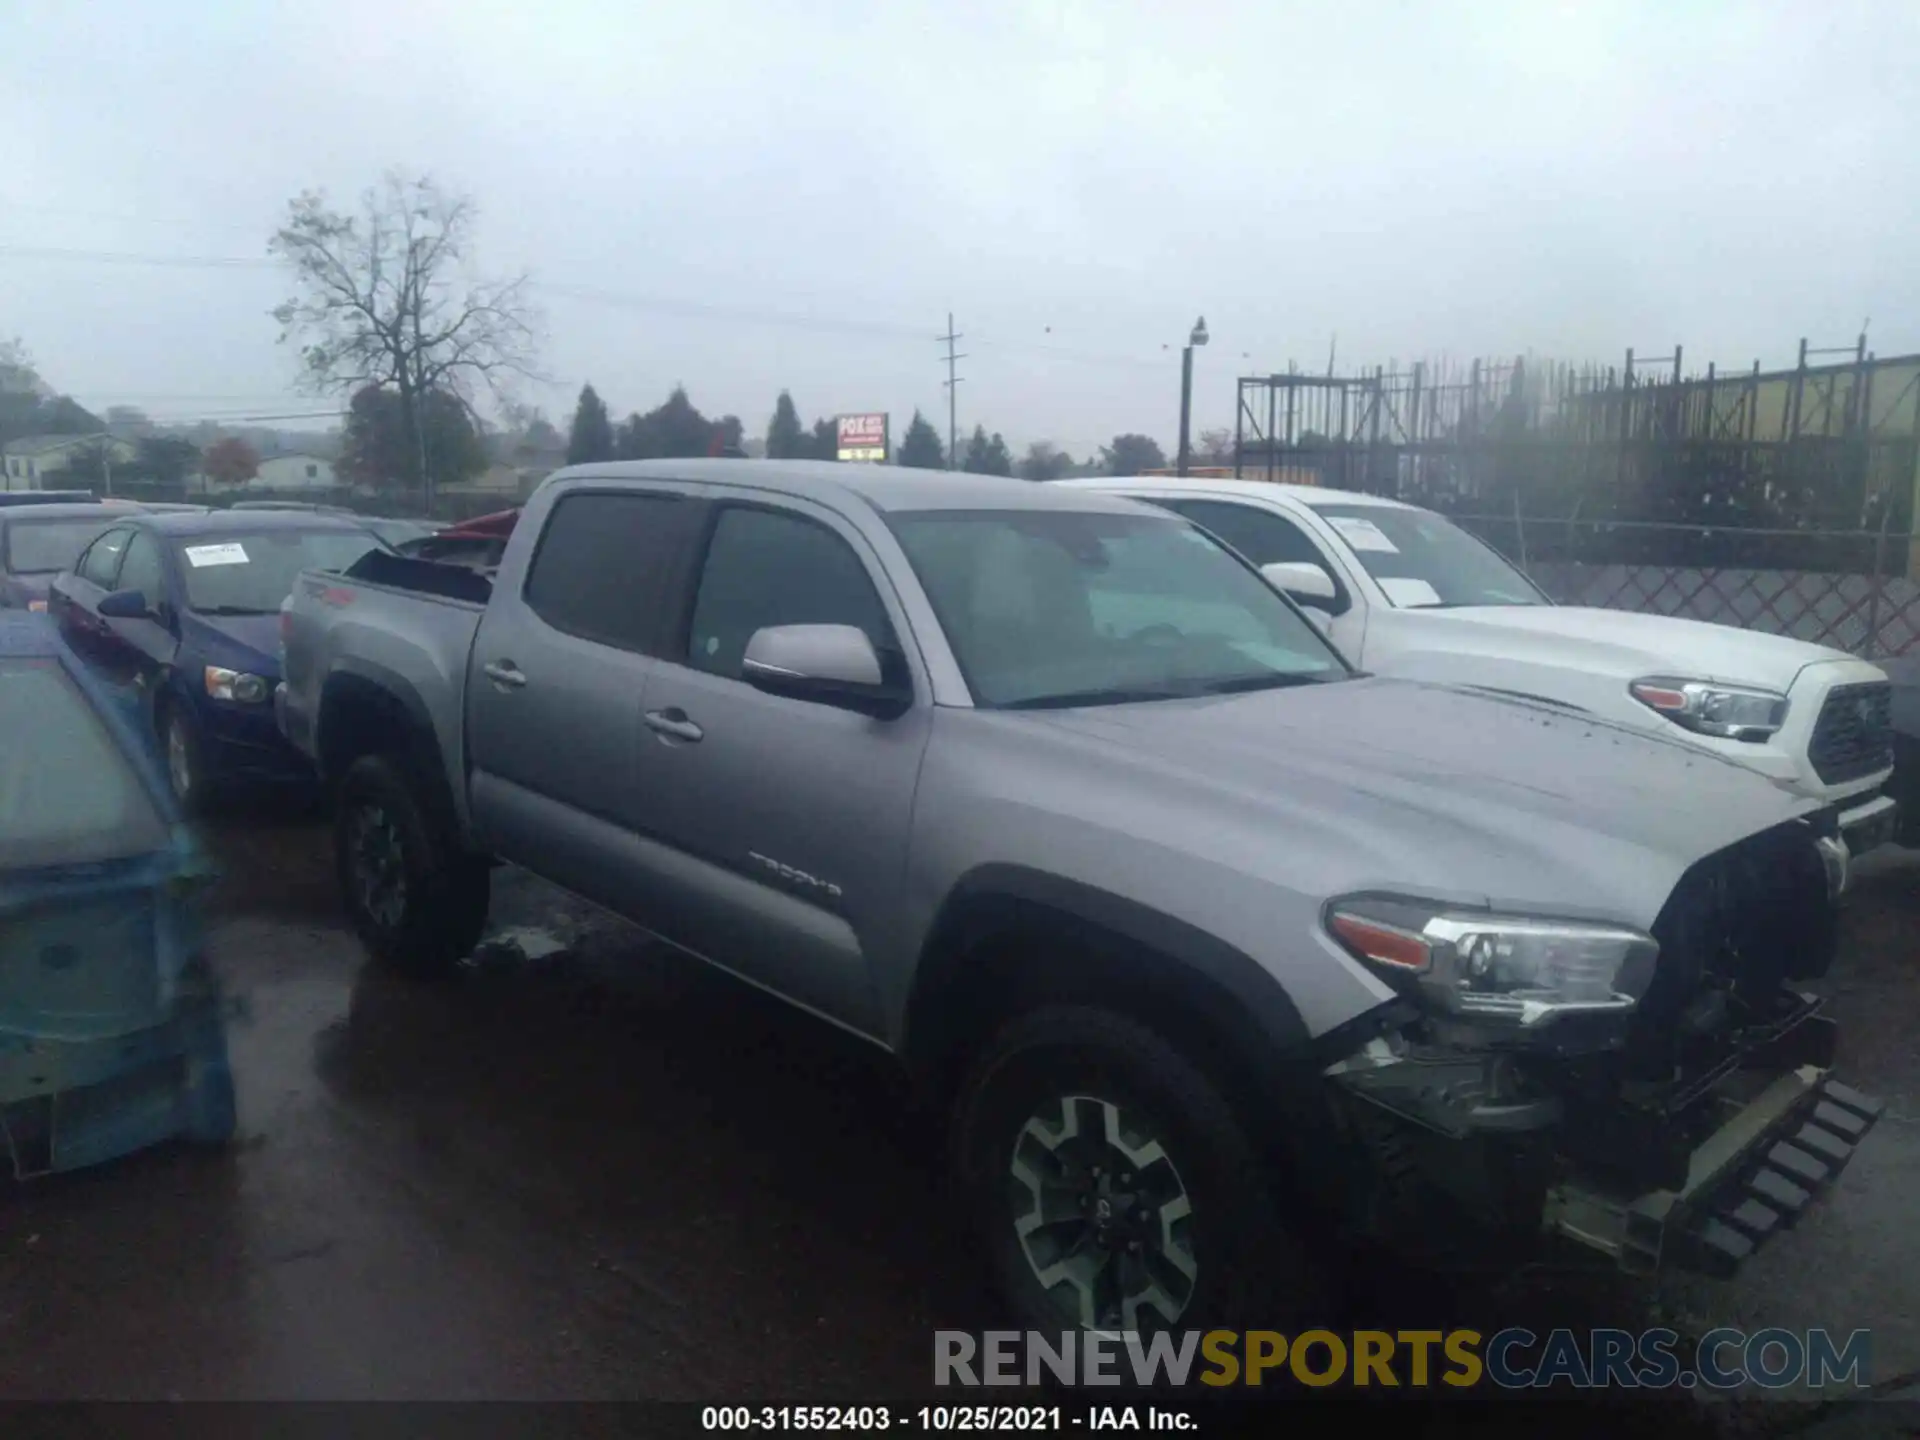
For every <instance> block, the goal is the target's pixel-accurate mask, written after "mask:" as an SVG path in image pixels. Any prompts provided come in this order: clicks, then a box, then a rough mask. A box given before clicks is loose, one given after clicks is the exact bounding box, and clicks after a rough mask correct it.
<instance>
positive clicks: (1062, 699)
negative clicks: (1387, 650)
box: [997, 670, 1346, 710]
mask: <svg viewBox="0 0 1920 1440" xmlns="http://www.w3.org/2000/svg"><path fill="white" fill-rule="evenodd" d="M1345 678H1346V677H1345V676H1343V675H1340V674H1338V673H1337V672H1334V671H1318V670H1314V671H1298V672H1288V673H1282V672H1279V671H1276V672H1274V673H1273V674H1271V675H1232V676H1228V677H1226V678H1225V679H1220V680H1196V681H1193V682H1191V683H1189V684H1183V685H1156V686H1153V687H1151V688H1147V687H1144V686H1143V687H1141V688H1138V689H1132V690H1118V689H1116V690H1070V691H1068V692H1066V693H1065V694H1063V695H1034V696H1030V697H1029V698H1027V699H1025V700H1012V701H1009V702H1008V703H1007V704H1005V705H1001V706H999V707H997V708H999V709H1001V710H1071V709H1073V708H1074V707H1075V706H1079V705H1134V704H1139V703H1141V702H1144V701H1148V700H1197V699H1200V698H1201V697H1203V696H1207V695H1237V694H1242V693H1245V692H1247V691H1252V690H1280V689H1284V688H1286V687H1289V686H1293V685H1318V684H1321V683H1323V682H1324V681H1327V680H1337V679H1345Z"/></svg>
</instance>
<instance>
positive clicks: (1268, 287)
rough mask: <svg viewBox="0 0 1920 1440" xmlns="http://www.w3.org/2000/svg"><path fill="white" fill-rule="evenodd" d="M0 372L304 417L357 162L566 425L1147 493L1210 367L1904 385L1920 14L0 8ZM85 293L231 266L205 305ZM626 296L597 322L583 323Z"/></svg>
mask: <svg viewBox="0 0 1920 1440" xmlns="http://www.w3.org/2000/svg"><path fill="white" fill-rule="evenodd" d="M0 17H3V18H0V135H5V136H6V137H7V143H6V144H5V146H4V150H3V151H0V153H3V154H4V156H5V158H4V161H0V337H4V336H9V335H17V336H18V337H19V338H20V339H22V340H24V341H25V342H26V344H27V346H28V348H29V349H30V350H31V352H32V353H33V355H34V356H35V358H36V359H37V361H38V362H39V365H40V368H41V370H42V372H43V373H44V374H45V376H46V377H47V379H48V380H49V381H50V382H52V383H53V384H55V385H56V386H58V387H59V388H61V389H64V390H70V391H72V392H73V393H75V394H76V395H77V396H79V397H80V398H81V399H82V400H83V401H85V402H87V403H89V404H91V405H94V406H96V407H98V406H104V405H107V404H111V403H115V402H129V403H137V404H141V405H143V406H145V407H146V408H147V409H148V410H149V411H150V412H151V413H152V414H154V415H155V416H162V417H166V418H176V417H179V418H186V417H196V416H200V415H220V414H242V413H248V414H271V413H275V412H277V411H299V410H310V409H313V408H315V406H314V403H313V402H312V401H310V400H305V399H300V398H297V397H296V396H295V395H294V394H293V392H292V390H291V379H292V374H293V366H292V359H291V356H290V355H289V354H288V353H287V352H286V351H284V350H283V349H281V348H280V347H278V346H277V345H276V343H275V339H276V334H277V330H276V327H275V325H274V324H273V322H272V321H271V319H270V318H269V317H268V314H267V311H268V310H269V308H270V307H271V306H272V305H273V304H274V303H275V302H276V301H277V300H279V299H280V298H282V297H283V295H284V294H285V293H286V287H285V281H284V278H283V277H282V276H281V275H280V274H278V273H277V272H276V271H275V270H274V269H273V268H271V266H269V265H267V264H265V263H264V262H263V257H264V253H265V242H266V238H267V236H268V234H269V233H270V231H271V230H272V229H273V228H274V226H275V224H276V223H277V222H278V220H279V219H280V217H281V216H282V214H283V213H284V210H285V206H286V202H287V200H288V198H289V197H290V196H292V195H293V194H294V193H295V192H297V191H299V190H301V189H302V188H306V187H316V188H321V189H324V190H325V191H327V192H328V193H329V195H330V196H331V197H333V198H334V199H336V200H340V201H351V200H352V199H353V198H354V197H355V196H357V194H358V193H359V192H360V191H361V190H362V189H364V188H365V187H366V186H367V185H368V184H369V183H371V182H373V181H374V180H376V179H377V178H378V177H379V175H380V174H381V172H382V171H383V170H385V169H387V168H388V167H392V166H396V165H397V166H403V167H407V168H409V169H412V170H416V171H425V172H429V173H431V174H433V175H435V176H436V177H438V178H440V179H441V180H443V181H445V182H446V183H448V184H450V185H453V186H456V187H459V188H462V189H465V190H467V191H470V192H471V193H472V194H473V195H474V196H475V197H476V199H477V200H478V202H479V204H480V206H481V209H482V220H481V228H480V234H479V249H480V259H481V263H482V265H483V266H484V267H485V268H487V269H490V270H494V271H500V272H506V271H513V270H517V269H519V268H521V267H525V268H527V269H529V270H531V271H532V272H533V275H534V277H535V278H536V280H538V281H540V282H544V283H545V284H546V285H549V286H562V287H571V288H572V289H574V290H588V291H593V292H597V294H599V295H601V296H604V297H606V298H593V299H588V298H582V297H580V296H579V295H577V294H575V295H569V294H565V293H560V292H558V291H554V290H547V291H545V292H543V295H542V303H543V305H544V308H545V310H546V318H547V326H548V330H549V340H548V343H547V346H546V349H545V354H544V364H545V368H546V370H547V371H548V373H549V374H550V375H551V376H552V377H553V383H552V384H550V385H548V386H545V387H543V388H541V389H538V390H535V391H533V392H530V393H529V394H528V396H527V398H528V399H531V400H533V401H536V402H537V403H540V404H542V405H543V406H544V407H545V408H546V409H547V411H548V412H549V414H551V415H553V416H554V417H555V418H556V420H559V421H562V422H564V419H565V416H566V414H567V413H568V412H570V410H571V408H572V399H573V394H574V392H575V391H576V390H577V388H578V386H579V384H580V382H581V381H582V380H583V379H590V380H591V381H592V382H593V383H594V384H595V386H596V387H598V388H599V390H600V391H601V393H602V394H603V395H604V396H605V397H606V398H607V400H608V402H609V404H610V405H612V406H613V407H614V409H615V411H616V413H618V414H625V413H626V412H627V411H629V410H631V409H635V408H640V409H645V408H649V407H651V406H652V405H654V404H656V403H658V402H659V401H660V400H661V399H662V398H664V396H665V394H666V392H667V390H668V388H669V387H670V386H672V385H673V384H674V383H675V382H676V381H679V382H684V383H685V384H686V385H687V387H688V389H689V392H690V393H691V395H692V398H693V400H694V403H695V404H697V405H699V406H700V407H701V408H702V409H703V410H706V411H707V412H708V413H710V414H719V413H723V412H728V411H731V412H736V413H738V414H740V415H741V416H742V417H744V418H745V420H746V422H747V427H748V432H749V433H750V434H757V433H759V432H760V431H761V430H762V429H763V428H764V425H765V421H766V417H767V415H768V413H769V412H770V411H771V409H772V405H773V400H774V397H775V395H776V394H777V392H778V391H779V390H780V389H781V388H782V387H787V388H790V389H791V390H792V391H793V394H794V398H795V400H796V401H797V403H798V404H799V406H800V409H801V413H802V415H803V417H805V418H806V419H809V420H811V419H812V418H813V417H814V416H816V415H822V414H832V413H834V412H836V411H843V410H861V409H868V408H872V409H884V410H889V411H891V412H892V413H893V414H894V415H895V416H896V420H895V433H896V435H897V434H898V433H899V431H900V429H902V428H904V424H905V421H906V417H907V416H908V415H910V413H911V412H912V410H913V409H914V407H916V406H918V407H921V408H922V409H924V410H926V411H927V412H928V413H929V414H930V415H931V414H935V413H936V412H937V414H938V417H939V421H940V424H941V426H942V429H944V426H945V409H946V400H945V396H944V392H943V389H942V386H941V383H940V382H941V379H942V376H943V374H944V371H943V368H942V366H941V364H940V362H939V359H938V356H939V353H940V346H939V345H938V344H937V343H936V342H935V339H934V337H935V336H936V335H937V334H939V333H940V331H941V330H942V329H943V328H944V325H945V320H946V315H947V312H948V310H949V309H951V310H952V311H953V313H954V315H955V317H956V319H957V322H958V325H959V328H960V330H961V331H962V332H963V333H964V335H965V339H964V340H963V341H962V343H961V346H960V348H961V349H962V350H963V351H965V352H966V354H967V358H966V359H965V360H964V361H962V362H961V373H962V375H963V376H964V383H963V384H962V386H961V387H960V421H961V426H962V429H963V431H964V430H966V429H970V428H971V426H972V425H973V424H974V423H975V422H976V421H980V422H984V423H985V424H986V425H987V426H988V428H989V429H998V430H1002V431H1004V432H1005V433H1006V434H1007V436H1008V438H1009V440H1010V441H1012V442H1014V443H1015V444H1016V446H1017V445H1021V444H1024V443H1025V442H1026V441H1028V440H1031V439H1035V438H1039V437H1050V438H1052V439H1054V440H1056V441H1058V442H1060V443H1062V444H1063V445H1065V446H1066V447H1067V448H1068V449H1070V450H1071V451H1073V452H1074V453H1075V454H1076V455H1081V454H1084V453H1086V451H1087V450H1088V449H1089V448H1091V447H1092V446H1094V445H1096V444H1098V443H1099V442H1101V441H1103V440H1105V439H1107V438H1109V437H1111V436H1112V435H1113V434H1114V433H1115V432H1117V431H1121V430H1144V431H1147V432H1148V433H1150V434H1152V435H1154V436H1155V437H1156V438H1158V439H1159V440H1160V441H1161V442H1162V443H1163V444H1164V445H1166V446H1167V448H1168V449H1169V451H1171V449H1172V443H1173V439H1174V435H1175V432H1176V429H1177V423H1178V388H1179V353H1178V351H1179V347H1180V345H1181V344H1182V343H1183V342H1184V339H1185V337H1186V334H1187V331H1188V329H1189V328H1190V327H1191V325H1192V323H1193V320H1194V318H1195V316H1196V315H1204V316H1205V317H1206V320H1207V324H1208V327H1209V329H1210V330H1211V332H1212V343H1211V345H1210V346H1209V347H1208V348H1207V349H1205V350H1203V351H1201V352H1200V353H1199V356H1198V359H1197V365H1196V376H1197V378H1196V386H1195V430H1196V432H1197V431H1198V430H1200V429H1204V428H1207V427H1209V426H1217V425H1230V424H1231V423H1232V420H1233V406H1234V400H1233V395H1234V389H1233V383H1232V377H1233V375H1234V374H1235V373H1236V372H1247V371H1257V370H1266V369H1271V368H1285V366H1286V365H1287V363H1288V361H1289V360H1294V361H1298V362H1300V363H1301V364H1302V365H1303V366H1307V367H1312V368H1316V369H1323V368H1324V367H1325V365H1326V363H1327V355H1328V348H1329V343H1330V339H1331V337H1332V336H1334V335H1335V334H1336V333H1337V335H1338V363H1339V365H1340V368H1342V369H1345V368H1348V366H1350V365H1355V366H1357V365H1359V364H1362V363H1366V364H1371V363H1373V362H1374V361H1376V360H1378V361H1385V360H1388V359H1391V358H1394V357H1399V358H1402V359H1405V358H1410V357H1413V356H1417V355H1434V354H1438V353H1440V352H1446V353H1449V354H1452V355H1454V356H1460V357H1466V356H1472V355H1476V354H1484V355H1493V354H1502V355H1511V354H1514V353H1517V352H1522V351H1531V352H1534V353H1537V354H1541V355H1548V356H1554V357H1559V358H1600V359H1606V360H1617V358H1618V357H1619V355H1620V354H1621V352H1622V351H1624V349H1625V348H1626V347H1628V346H1635V347H1637V348H1638V349H1639V350H1640V351H1641V352H1642V353H1646V352H1649V351H1655V350H1666V349H1670V348H1671V347H1672V346H1673V345H1674V344H1675V343H1682V344H1684V345H1685V347H1686V352H1687V355H1688V357H1689V359H1694V358H1697V359H1698V360H1699V361H1700V362H1701V363H1702V364H1704V363H1705V361H1707V360H1708V359H1714V360H1718V361H1719V362H1720V363H1721V364H1722V365H1729V364H1731V365H1747V364H1750V363H1751V362H1752V361H1753V360H1754V359H1755V358H1760V359H1762V360H1765V361H1766V362H1767V363H1768V364H1769V365H1771V364H1775V363H1780V364H1785V363H1790V361H1791V359H1792V355H1793V350H1794V346H1795V344H1796V342H1797V339H1798V337H1800V336H1801V335H1807V336H1810V337H1812V340H1813V343H1814V344H1816V345H1822V344H1826V345H1839V344H1847V343H1851V341H1852V338H1853V336H1854V335H1855V334H1856V333H1857V332H1858V330H1859V327H1860V323H1861V321H1862V320H1863V319H1865V318H1867V317H1871V320H1872V325H1871V329H1870V331H1869V339H1870V344H1871V346H1872V348H1874V349H1875V350H1877V351H1878V352H1879V353H1881V354H1883V355H1885V354H1892V353H1897V352H1900V351H1907V350H1915V349H1920V80H1917V79H1916V75H1917V74H1920V72H1916V69H1915V59H1914V57H1915V56H1916V54H1920V5H1913V4H1903V3H1896V0H1888V3H1882V4H1864V3H1860V4H1854V3H1843V0H1825V3H1823V4H1820V5H1808V4H1805V3H1804V0H1799V3H1793V4H1777V5H1776V4H1767V3H1760V0H1725V3H1720V4H1703V3H1685V0H1657V3H1649V4H1645V5H1630V4H1625V3H1619V4H1594V5H1588V6H1572V5H1555V4H1549V3H1546V0H1523V3H1517V4H1512V5H1504V4H1457V5H1439V4H1435V5H1412V4H1409V5H1385V4H1374V3H1367V0H1345V3H1333V4H1327V5H1319V4H1312V5H1309V4H1301V3H1291V4H1289V3H1262V0H1240V3H1205V0H1179V3H1175V0H1167V3H1152V0H1084V3H1080V0H1074V3H1040V0H1034V3H1027V4H1005V3H996V0H944V3H920V0H875V3H858V0H819V3H815V4H795V3H778V0H735V3H727V0H703V3H683V4H674V5H661V4H655V3H640V4H634V3H624V4H622V3H608V4H605V5H586V4H575V3H569V0H543V3H538V4H526V3H516V4H511V5H499V4H493V3H487V0H459V3H452V0H408V3H406V4H397V5H396V4H391V3H389V4H380V5H376V4H372V3H368V0H328V3H326V4H322V5H303V6H292V5H275V4H254V3H243V0H221V3H208V0H181V3H176V4H172V5H159V4H154V3H152V0H148V3H132V0H90V3H87V4H84V5H81V4H71V3H64V0H44V3H43V0H0ZM48 250H61V251H82V252H93V253H94V254H96V255H98V254H100V253H102V252H105V253H110V254H114V255H119V256H132V255H138V256H162V257H234V258H237V259H241V260H246V261H250V262H256V263H253V264H250V265H245V266H230V267H223V268H216V267H206V266H199V267H196V266H190V265H175V266H169V267H164V268H163V267H157V266H150V265H142V264H135V263H131V262H129V261H127V260H124V259H122V260H118V261H112V262H109V261H105V260H99V259H84V258H81V257H78V256H74V255H65V256H59V257H55V256H48V255H45V254H33V253H23V252H26V251H48ZM616 297H617V298H616Z"/></svg>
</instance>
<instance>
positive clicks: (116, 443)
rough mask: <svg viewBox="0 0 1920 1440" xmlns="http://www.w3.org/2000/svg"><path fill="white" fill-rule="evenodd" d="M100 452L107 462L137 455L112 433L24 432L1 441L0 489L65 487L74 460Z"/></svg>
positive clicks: (120, 461) (115, 462)
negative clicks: (66, 477) (4, 441)
mask: <svg viewBox="0 0 1920 1440" xmlns="http://www.w3.org/2000/svg"><path fill="white" fill-rule="evenodd" d="M102 453H104V456H105V459H106V461H107V463H108V464H109V465H131V464H132V463H133V462H134V460H135V459H136V458H137V457H138V455H139V452H138V451H137V450H136V449H135V448H134V447H133V444H132V443H131V442H130V441H127V440H122V439H120V438H118V437H117V436H113V435H107V434H98V435H23V436H21V437H20V438H19V439H18V440H9V441H7V443H6V444H5V445H0V489H7V490H62V489H65V488H67V487H66V484H65V482H64V479H63V476H64V474H65V472H66V471H68V470H71V469H72V468H73V464H74V461H75V460H77V459H82V458H84V457H87V456H90V455H94V454H102Z"/></svg>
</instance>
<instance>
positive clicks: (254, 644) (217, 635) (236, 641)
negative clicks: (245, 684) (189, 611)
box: [181, 614, 280, 680]
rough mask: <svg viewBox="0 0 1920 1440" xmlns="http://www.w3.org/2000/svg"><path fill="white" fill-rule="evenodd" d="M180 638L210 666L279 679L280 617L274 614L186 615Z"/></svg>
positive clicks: (265, 678) (267, 678) (263, 677)
mask: <svg viewBox="0 0 1920 1440" xmlns="http://www.w3.org/2000/svg"><path fill="white" fill-rule="evenodd" d="M186 624H187V628H186V632H185V634H184V635H183V636H182V637H181V638H182V642H183V643H184V644H188V645H191V646H192V647H193V648H194V649H196V650H198V651H200V652H201V653H202V654H203V655H205V657H206V661H207V663H208V664H210V665H221V666H224V667H226V668H227V669H229V670H245V671H246V672H248V673H249V674H252V675H258V676H260V677H261V678H262V679H264V680H278V679H279V678H280V617H279V615H278V614H274V615H198V614H195V615H190V616H188V617H187V622H186Z"/></svg>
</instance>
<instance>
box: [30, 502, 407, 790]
mask: <svg viewBox="0 0 1920 1440" xmlns="http://www.w3.org/2000/svg"><path fill="white" fill-rule="evenodd" d="M385 548H386V547H385V545H384V543H383V542H382V541H381V540H380V539H379V538H378V537H377V536H375V535H373V534H372V533H371V532H370V531H368V530H367V529H366V528H365V527H364V526H362V525H359V524H356V523H355V522H354V521H352V520H350V519H341V518H337V517H335V516H331V515H324V514H317V513H313V512H276V511H262V510H249V511H241V512H235V511H220V510H210V511H206V512H204V513H198V514H164V515H128V516H126V517H124V518H122V519H121V520H120V521H119V522H118V523H116V524H114V525H113V526H111V527H110V528H108V529H107V530H105V531H104V532H102V534H101V535H100V536H99V538H98V539H96V540H95V541H94V542H93V543H92V544H91V545H90V546H88V547H87V549H86V551H85V552H84V553H83V554H81V555H80V556H79V558H78V560H77V561H75V562H74V564H73V567H72V569H70V570H68V571H66V572H65V573H63V574H61V575H58V576H56V577H55V578H54V580H53V582H52V584H51V585H50V586H49V587H48V592H47V609H48V614H49V615H50V617H51V618H52V619H53V620H54V621H55V622H57V623H58V625H59V627H60V632H61V634H62V635H63V636H64V637H65V638H66V640H67V641H68V642H69V643H70V644H71V645H72V646H73V648H74V650H75V651H76V652H78V653H79V654H80V655H81V656H82V658H84V659H85V660H86V661H87V662H88V663H89V664H90V665H91V666H92V667H93V668H94V669H95V670H96V671H98V672H99V674H100V675H101V676H102V677H103V678H104V679H105V680H106V681H107V683H109V684H110V685H112V686H113V687H115V688H116V689H117V690H119V691H121V692H123V693H125V694H126V695H128V696H129V697H130V699H129V703H130V704H131V705H133V706H134V707H135V708H136V709H137V710H138V711H139V712H140V714H141V715H142V716H143V717H144V723H145V725H146V727H147V731H148V733H149V734H151V735H152V736H154V737H155V738H156V739H157V740H158V741H159V743H160V746H161V753H162V754H163V755H164V756H165V757H166V774H167V779H168V783H169V784H170V786H171V787H172V790H173V794H174V797H175V799H176V800H178V801H179V803H180V804H181V806H182V807H183V808H185V809H187V810H196V809H199V808H202V807H204V806H205V805H206V804H208V803H209V802H211V801H212V800H213V799H214V798H215V797H216V796H217V795H219V794H220V793H222V792H225V791H228V790H230V789H233V788H237V787H239V786H243V785H263V784H289V783H291V784H305V783H311V782H312V779H313V772H312V770H311V767H309V766H308V764H307V762H306V761H305V760H304V759H303V758H302V757H301V756H300V755H299V753H298V752H296V751H295V750H294V749H293V748H292V747H291V746H290V745H288V744H287V742H286V741H285V740H284V739H283V738H282V737H281V735H280V732H279V730H278V729H277V728H276V727H275V725H274V723H273V687H274V686H275V685H276V684H278V683H279V680H280V619H279V616H280V602H281V601H282V600H285V599H286V598H287V596H288V594H290V593H291V592H292V589H293V582H294V578H295V577H296V576H297V575H299V573H300V572H301V571H302V570H307V569H323V570H338V569H344V568H345V567H347V566H349V565H351V564H352V563H353V562H354V561H356V560H358V559H359V558H360V557H361V556H362V555H364V554H366V552H367V551H368V550H373V549H385Z"/></svg>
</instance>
